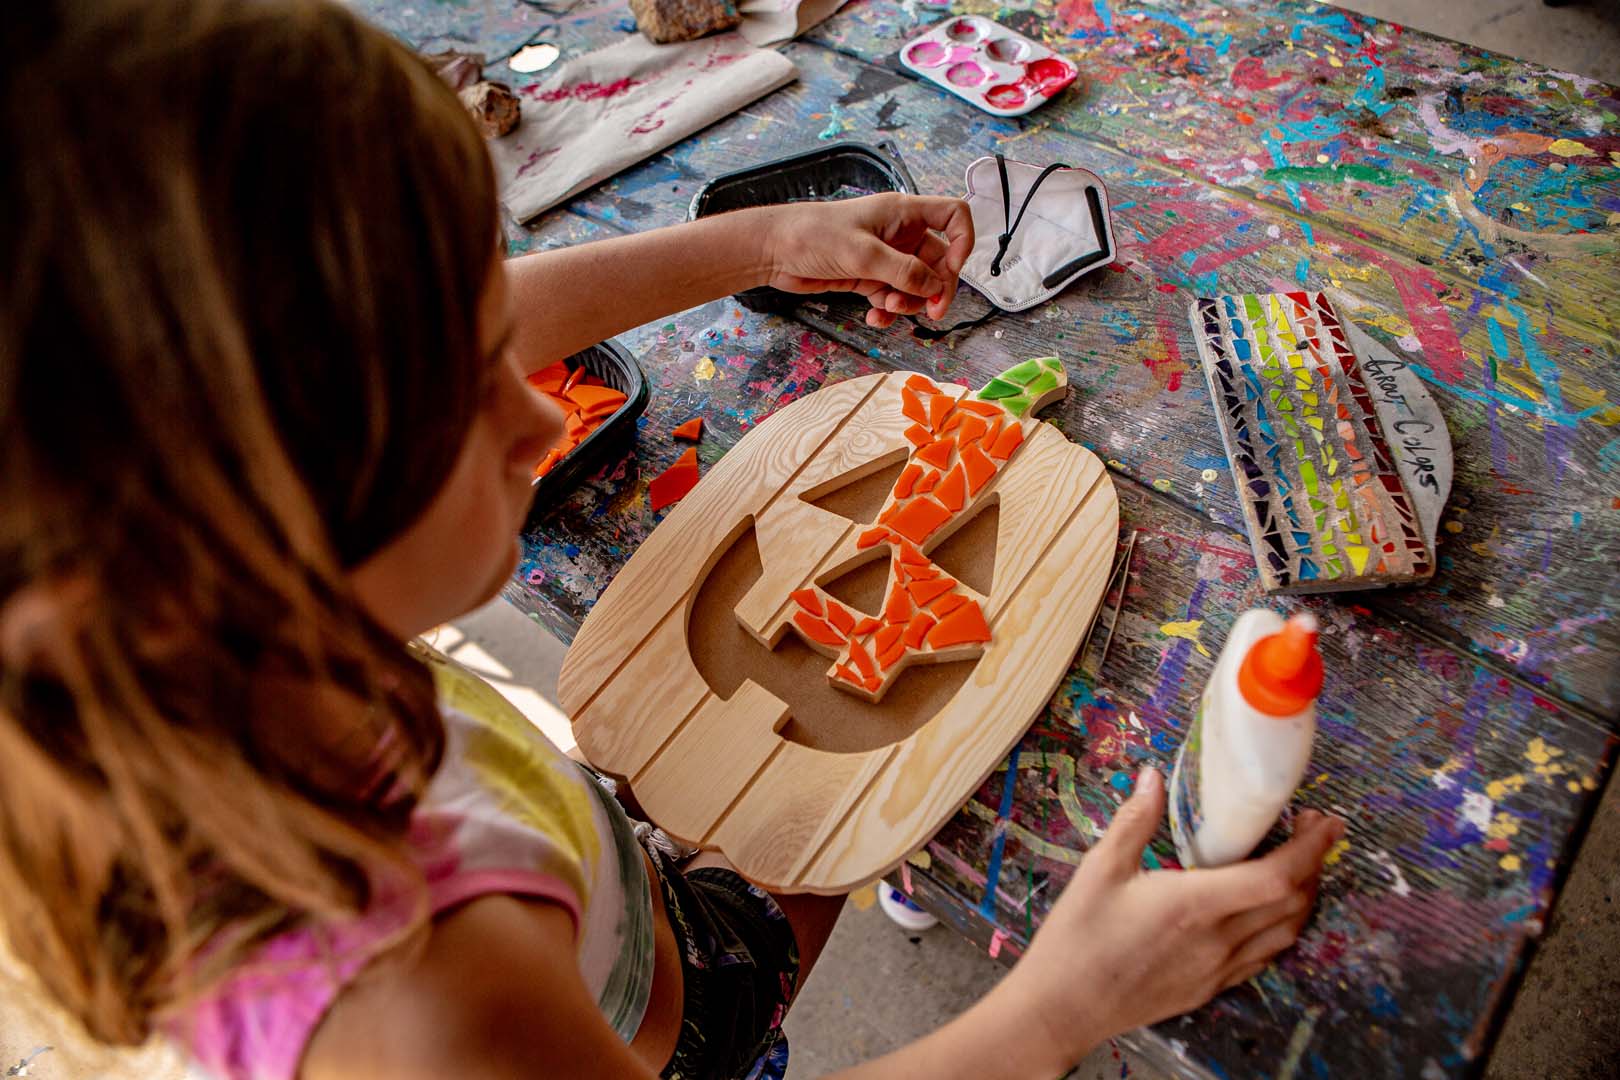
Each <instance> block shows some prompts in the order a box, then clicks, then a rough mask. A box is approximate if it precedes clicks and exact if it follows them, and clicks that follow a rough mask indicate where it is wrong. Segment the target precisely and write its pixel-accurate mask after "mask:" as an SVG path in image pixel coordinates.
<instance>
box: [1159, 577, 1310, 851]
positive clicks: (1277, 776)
mask: <svg viewBox="0 0 1620 1080" xmlns="http://www.w3.org/2000/svg"><path fill="white" fill-rule="evenodd" d="M1321 690H1322V657H1321V655H1320V654H1319V653H1318V652H1317V651H1316V619H1315V617H1314V616H1312V615H1309V614H1299V615H1295V616H1294V617H1293V618H1291V619H1289V620H1288V621H1287V622H1284V621H1283V618H1282V616H1280V615H1278V614H1277V613H1276V612H1274V611H1267V610H1264V609H1256V610H1253V611H1246V612H1244V613H1243V614H1242V615H1240V616H1238V620H1237V622H1235V623H1234V624H1233V625H1232V631H1231V633H1230V634H1228V635H1227V638H1226V647H1225V648H1224V649H1222V650H1221V655H1220V658H1219V659H1218V660H1217V661H1216V662H1215V671H1214V673H1213V674H1212V675H1211V676H1210V678H1209V685H1208V686H1206V687H1205V688H1204V696H1203V698H1202V699H1201V701H1200V702H1199V707H1198V713H1197V715H1196V716H1194V717H1193V722H1192V727H1191V729H1189V730H1188V732H1187V739H1186V741H1185V742H1183V743H1182V745H1181V750H1180V752H1179V753H1178V754H1177V755H1176V768H1175V772H1174V773H1173V774H1172V775H1171V778H1170V832H1171V835H1172V836H1173V837H1174V838H1175V842H1176V855H1177V857H1178V858H1180V860H1181V864H1182V865H1183V866H1185V867H1188V868H1189V869H1191V868H1193V867H1212V866H1224V865H1226V864H1227V863H1234V862H1237V861H1238V860H1240V859H1243V858H1245V857H1246V856H1248V854H1249V853H1250V852H1252V851H1253V850H1254V849H1255V846H1256V845H1257V844H1259V843H1260V841H1261V839H1262V838H1264V837H1265V835H1266V833H1267V831H1269V830H1270V828H1271V826H1272V824H1273V823H1274V822H1275V821H1276V820H1277V818H1278V817H1279V816H1280V815H1281V814H1282V812H1283V809H1284V808H1285V807H1287V805H1288V803H1289V801H1290V800H1291V799H1292V798H1293V797H1294V791H1295V789H1297V788H1298V787H1299V782H1300V780H1301V778H1303V777H1304V775H1305V769H1306V766H1307V765H1309V763H1310V758H1311V742H1312V740H1313V739H1314V738H1315V736H1316V698H1317V695H1318V694H1320V693H1321Z"/></svg>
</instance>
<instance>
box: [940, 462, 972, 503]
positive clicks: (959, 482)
mask: <svg viewBox="0 0 1620 1080" xmlns="http://www.w3.org/2000/svg"><path fill="white" fill-rule="evenodd" d="M934 498H936V499H938V500H939V501H940V502H941V503H943V504H944V506H945V509H947V510H949V511H951V513H953V514H954V513H955V512H956V511H958V510H960V509H962V507H963V505H964V504H965V503H966V501H967V473H965V472H964V471H963V470H962V466H961V465H960V464H958V465H955V466H953V467H952V468H951V471H950V473H949V474H948V475H947V476H946V477H945V479H944V480H943V481H941V483H940V485H939V488H938V490H936V491H935V492H934Z"/></svg>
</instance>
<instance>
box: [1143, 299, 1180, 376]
mask: <svg viewBox="0 0 1620 1080" xmlns="http://www.w3.org/2000/svg"><path fill="white" fill-rule="evenodd" d="M1158 321H1159V341H1160V342H1161V344H1162V345H1163V348H1164V355H1162V356H1154V355H1153V353H1152V352H1150V353H1149V354H1148V355H1147V356H1144V357H1143V358H1142V366H1143V367H1145V368H1147V369H1148V370H1149V371H1150V372H1152V373H1153V380H1154V381H1155V382H1157V383H1158V384H1159V385H1160V386H1162V387H1164V388H1165V389H1166V390H1168V391H1170V392H1171V393H1172V394H1173V393H1175V392H1176V391H1177V390H1180V389H1181V376H1182V373H1183V372H1185V371H1186V370H1187V362H1186V361H1185V360H1183V359H1182V358H1181V340H1180V338H1178V337H1177V336H1176V334H1177V330H1176V326H1175V324H1174V323H1172V322H1171V320H1170V316H1169V315H1168V314H1166V313H1164V312H1160V314H1159V320H1158ZM1156 351H1157V350H1154V352H1156Z"/></svg>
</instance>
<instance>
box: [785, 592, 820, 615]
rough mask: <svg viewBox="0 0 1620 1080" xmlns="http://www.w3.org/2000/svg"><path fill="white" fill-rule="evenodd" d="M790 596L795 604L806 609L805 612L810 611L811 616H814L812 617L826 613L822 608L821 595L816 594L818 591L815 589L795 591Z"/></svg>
mask: <svg viewBox="0 0 1620 1080" xmlns="http://www.w3.org/2000/svg"><path fill="white" fill-rule="evenodd" d="M788 595H789V596H790V597H792V599H793V602H794V603H795V604H798V605H799V606H800V607H802V608H804V610H806V611H808V612H809V613H810V614H812V615H822V614H825V612H823V611H822V608H821V594H820V593H818V592H816V590H814V589H794V590H793V591H792V592H791V593H789V594H788Z"/></svg>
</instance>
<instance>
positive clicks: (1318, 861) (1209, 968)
mask: <svg viewBox="0 0 1620 1080" xmlns="http://www.w3.org/2000/svg"><path fill="white" fill-rule="evenodd" d="M1164 809H1165V791H1164V781H1163V779H1162V777H1160V775H1159V773H1158V771H1157V770H1156V769H1144V770H1143V771H1142V773H1141V775H1140V776H1139V777H1138V778H1137V784H1136V791H1135V793H1134V794H1133V795H1132V796H1131V798H1130V799H1128V800H1127V801H1126V802H1125V804H1124V805H1123V806H1121V807H1120V810H1119V813H1118V814H1117V815H1116V816H1115V818H1114V822H1113V824H1112V825H1110V826H1109V828H1108V832H1107V834H1106V835H1105V836H1104V837H1103V838H1102V840H1101V841H1100V842H1098V844H1097V845H1096V846H1095V847H1094V848H1092V850H1091V851H1090V852H1089V853H1088V854H1087V855H1086V857H1085V861H1084V862H1083V863H1081V865H1080V869H1079V871H1077V872H1076V874H1075V876H1074V878H1073V880H1071V881H1070V883H1069V886H1068V888H1067V889H1065V890H1064V891H1063V895H1062V896H1061V897H1059V898H1058V902H1057V904H1056V905H1054V906H1053V908H1052V911H1051V913H1050V914H1049V915H1048V916H1047V918H1046V921H1045V922H1044V923H1043V924H1042V926H1041V929H1040V932H1039V933H1037V934H1036V936H1035V940H1034V941H1033V942H1032V943H1031V945H1030V948H1029V951H1028V953H1026V954H1025V955H1024V957H1023V959H1021V960H1020V961H1019V963H1018V966H1017V967H1016V968H1014V969H1013V971H1012V973H1011V974H1010V975H1009V976H1008V977H1007V982H1008V983H1011V984H1014V985H1015V986H1016V987H1017V989H1018V990H1019V992H1020V993H1021V994H1022V996H1023V997H1024V1000H1025V1002H1026V1005H1027V1008H1028V1009H1029V1010H1030V1013H1029V1015H1031V1016H1032V1017H1035V1018H1036V1019H1037V1022H1038V1023H1039V1025H1040V1030H1041V1032H1042V1034H1043V1036H1044V1037H1046V1038H1049V1039H1051V1040H1052V1042H1053V1045H1054V1048H1055V1049H1058V1050H1060V1051H1061V1052H1063V1053H1065V1054H1066V1055H1072V1057H1071V1058H1070V1059H1071V1060H1078V1059H1079V1058H1080V1057H1082V1056H1084V1054H1085V1053H1086V1052H1088V1051H1089V1049H1090V1048H1091V1047H1092V1046H1095V1045H1096V1044H1097V1043H1099V1042H1101V1041H1102V1040H1103V1039H1107V1038H1111V1037H1113V1036H1115V1035H1118V1034H1120V1033H1121V1032H1124V1031H1129V1030H1131V1029H1132V1028H1137V1027H1141V1026H1142V1025H1144V1024H1151V1023H1154V1022H1155V1021H1158V1020H1163V1019H1165V1018H1166V1017H1170V1016H1176V1015H1178V1014H1180V1013H1184V1012H1188V1011H1190V1010H1192V1009H1195V1008H1197V1007H1198V1006H1200V1005H1202V1004H1204V1002H1206V1001H1208V1000H1209V999H1210V998H1212V997H1214V996H1215V995H1216V994H1218V993H1220V992H1221V991H1222V990H1225V989H1226V988H1228V987H1232V986H1236V985H1237V984H1239V983H1241V982H1245V981H1247V980H1249V979H1251V978H1253V977H1254V976H1256V975H1258V974H1259V973H1260V972H1261V971H1263V970H1264V969H1265V967H1266V965H1267V964H1268V963H1269V962H1270V960H1271V958H1272V957H1273V956H1275V955H1276V954H1277V953H1279V952H1281V951H1282V950H1283V949H1286V948H1288V947H1289V946H1290V945H1292V944H1293V943H1294V939H1295V938H1296V937H1298V935H1299V931H1300V928H1301V927H1303V926H1304V925H1305V920H1306V919H1307V918H1308V917H1309V916H1310V912H1311V908H1312V906H1313V905H1314V903H1315V900H1316V889H1317V883H1318V879H1319V878H1320V876H1321V872H1322V860H1323V858H1324V857H1325V856H1326V855H1327V852H1328V850H1329V849H1330V848H1331V847H1332V846H1333V845H1334V843H1336V842H1337V841H1338V840H1339V838H1340V837H1342V836H1343V835H1344V822H1342V821H1340V820H1339V819H1338V818H1334V817H1328V816H1326V815H1323V814H1320V813H1318V812H1317V811H1315V810H1304V811H1301V812H1300V813H1299V814H1298V815H1297V816H1296V817H1295V819H1294V835H1293V837H1292V838H1291V839H1290V840H1289V841H1288V842H1287V843H1286V844H1283V845H1282V846H1281V847H1279V848H1277V849H1276V850H1275V851H1272V852H1271V853H1270V854H1268V855H1266V856H1265V857H1264V858H1262V859H1254V860H1251V861H1247V862H1242V863H1237V864H1235V865H1232V866H1226V867H1221V868H1218V869H1213V870H1192V871H1178V870H1153V871H1144V870H1143V869H1142V849H1143V848H1145V847H1146V846H1147V843H1148V841H1149V840H1151V839H1152V838H1153V834H1154V832H1155V831H1156V830H1157V829H1158V827H1159V822H1160V821H1161V820H1163V818H1164Z"/></svg>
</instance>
